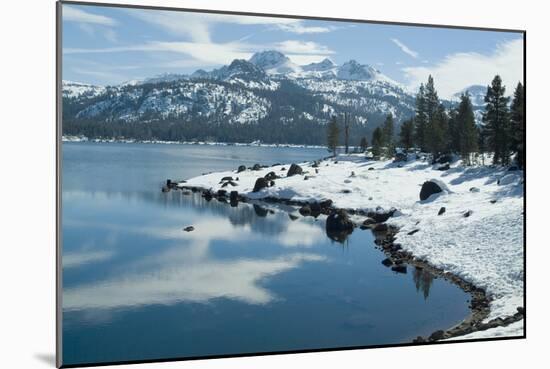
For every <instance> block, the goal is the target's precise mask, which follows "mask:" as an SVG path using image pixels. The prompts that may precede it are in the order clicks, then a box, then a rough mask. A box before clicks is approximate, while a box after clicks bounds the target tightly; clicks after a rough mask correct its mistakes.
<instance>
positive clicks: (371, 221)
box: [363, 218, 377, 227]
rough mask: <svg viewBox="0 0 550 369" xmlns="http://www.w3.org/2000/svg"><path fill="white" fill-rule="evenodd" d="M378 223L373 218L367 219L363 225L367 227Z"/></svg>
mask: <svg viewBox="0 0 550 369" xmlns="http://www.w3.org/2000/svg"><path fill="white" fill-rule="evenodd" d="M376 223H377V222H376V220H374V219H372V218H367V219H365V220H364V221H363V225H364V226H367V227H369V226H373V225H374V224H376Z"/></svg>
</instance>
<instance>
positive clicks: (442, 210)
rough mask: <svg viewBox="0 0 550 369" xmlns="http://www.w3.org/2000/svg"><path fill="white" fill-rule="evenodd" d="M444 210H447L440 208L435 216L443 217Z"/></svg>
mask: <svg viewBox="0 0 550 369" xmlns="http://www.w3.org/2000/svg"><path fill="white" fill-rule="evenodd" d="M446 210H447V209H446V208H445V207H444V206H442V207H441V209H439V211H438V212H437V215H443V214H444V213H445V211H446Z"/></svg>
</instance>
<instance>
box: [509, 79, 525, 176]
mask: <svg viewBox="0 0 550 369" xmlns="http://www.w3.org/2000/svg"><path fill="white" fill-rule="evenodd" d="M510 126H511V144H512V147H511V149H512V151H513V152H515V153H517V156H516V160H517V163H518V166H519V167H520V168H524V167H525V147H524V141H525V90H524V88H523V85H522V84H521V82H519V83H518V85H517V86H516V90H515V91H514V98H513V99H512V105H511V106H510Z"/></svg>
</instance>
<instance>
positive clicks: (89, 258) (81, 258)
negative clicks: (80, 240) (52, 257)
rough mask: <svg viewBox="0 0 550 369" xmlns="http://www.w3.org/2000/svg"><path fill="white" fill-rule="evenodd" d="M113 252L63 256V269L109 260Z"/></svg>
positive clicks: (77, 253) (80, 253) (79, 253)
mask: <svg viewBox="0 0 550 369" xmlns="http://www.w3.org/2000/svg"><path fill="white" fill-rule="evenodd" d="M113 256H114V252H113V251H89V252H72V253H71V252H70V253H66V254H64V255H63V268H74V267H77V266H81V265H84V264H89V263H93V262H98V261H105V260H109V259H111V258H112V257H113Z"/></svg>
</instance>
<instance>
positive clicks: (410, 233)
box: [407, 229, 420, 236]
mask: <svg viewBox="0 0 550 369" xmlns="http://www.w3.org/2000/svg"><path fill="white" fill-rule="evenodd" d="M419 230H420V229H413V230H412V231H410V232H408V233H407V234H408V235H409V236H412V235H413V234H415V233H416V232H418V231H419Z"/></svg>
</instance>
